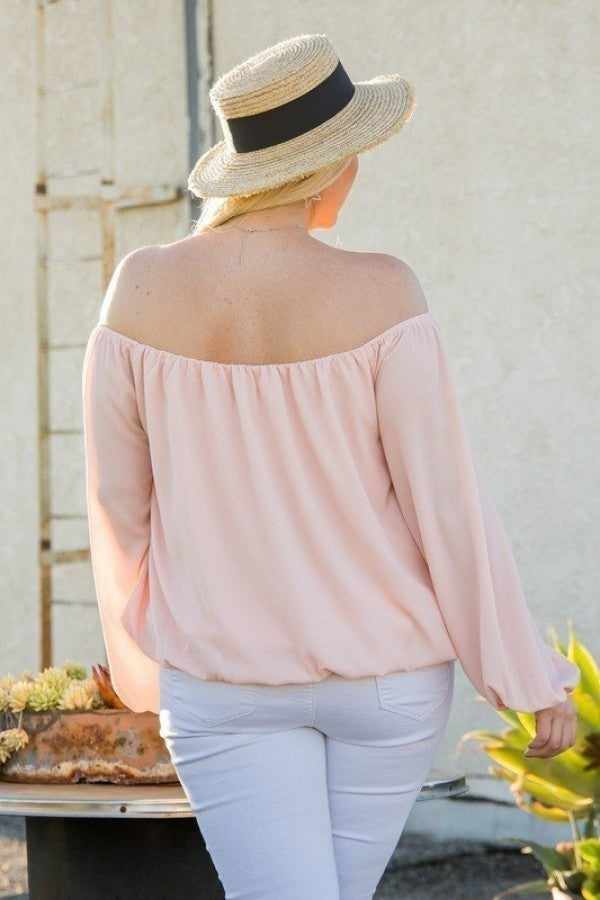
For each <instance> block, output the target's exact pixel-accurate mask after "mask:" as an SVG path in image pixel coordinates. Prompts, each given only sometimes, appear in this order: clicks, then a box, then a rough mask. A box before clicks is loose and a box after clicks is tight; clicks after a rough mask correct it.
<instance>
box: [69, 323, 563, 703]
mask: <svg viewBox="0 0 600 900" xmlns="http://www.w3.org/2000/svg"><path fill="white" fill-rule="evenodd" d="M82 398H83V415H84V423H83V426H84V448H85V474H86V497H87V512H88V525H89V538H90V553H91V563H92V571H93V578H94V584H95V589H96V595H97V601H98V607H99V613H100V621H101V627H102V632H103V637H104V643H105V647H106V653H107V660H108V663H109V666H110V670H111V673H112V679H113V684H114V686H115V690H116V692H117V694H118V695H119V696H120V697H121V699H122V700H123V701H124V703H126V704H127V705H128V706H129V707H130V708H131V709H133V710H136V711H140V712H141V711H144V710H151V711H154V712H158V710H159V701H160V698H159V687H158V672H159V667H160V666H161V665H163V664H165V663H166V664H171V665H174V666H177V667H178V668H182V669H185V670H186V671H188V672H190V673H192V674H194V675H196V676H198V677H200V678H204V679H208V680H222V681H229V682H237V683H259V684H269V685H279V684H288V683H302V682H311V681H320V680H321V679H324V678H327V677H328V676H329V675H331V674H332V673H335V674H337V675H341V676H343V677H347V678H358V677H363V676H367V675H383V674H386V673H388V672H392V671H399V670H412V669H417V668H420V667H422V666H428V665H432V664H435V663H439V662H442V661H445V660H450V659H455V658H458V659H459V660H460V663H461V665H462V667H463V670H464V672H465V673H466V676H467V677H468V679H469V680H470V682H471V683H472V685H473V686H474V688H475V690H476V691H477V692H478V693H479V694H480V695H481V696H482V697H484V698H485V699H486V700H487V701H489V703H490V704H491V705H492V706H493V707H494V708H496V709H500V708H503V707H509V708H513V709H517V710H522V711H533V710H537V709H541V708H543V707H547V706H551V705H553V704H555V703H559V702H561V701H562V700H564V699H565V697H566V691H569V690H572V689H573V687H574V686H575V685H576V684H577V682H578V679H579V670H578V668H577V667H576V666H575V665H573V664H572V663H571V662H569V661H568V660H567V659H566V658H565V657H563V656H562V655H561V654H560V653H558V652H557V651H555V650H554V649H553V648H552V647H551V646H550V645H549V644H548V643H546V642H545V640H543V639H542V637H541V635H540V632H539V631H538V628H537V626H536V624H535V622H534V621H533V619H532V616H531V614H530V611H529V609H528V606H527V604H526V601H525V598H524V596H523V591H522V587H521V583H520V580H519V574H518V571H517V567H516V564H515V559H514V556H513V553H512V550H511V546H510V543H509V540H508V538H507V534H506V532H505V530H504V527H503V525H502V522H501V520H500V518H499V516H498V513H497V512H496V508H495V505H494V503H493V501H492V499H491V497H490V495H489V493H488V492H487V491H486V489H485V486H484V485H483V484H482V479H481V477H480V476H479V474H478V471H477V469H476V463H475V461H474V459H473V454H472V451H471V449H470V445H469V439H468V435H467V431H466V427H465V422H464V420H463V414H462V412H461V409H460V406H459V402H458V396H457V387H456V384H455V378H454V374H453V371H452V369H451V366H450V363H449V360H448V355H447V353H446V351H445V348H444V342H443V338H442V334H441V328H440V325H439V323H438V322H437V320H436V319H435V317H434V316H433V314H432V313H431V312H430V311H427V312H424V313H422V314H420V315H416V316H413V317H412V318H410V319H405V320H403V321H400V322H398V323H396V324H395V325H392V326H391V327H390V328H388V329H387V330H385V331H384V332H382V333H381V334H379V335H378V336H377V337H375V338H373V339H371V340H369V341H367V342H366V343H365V344H363V345H362V346H359V347H356V348H354V349H350V350H346V351H343V352H340V353H333V354H331V355H329V356H323V357H319V358H315V359H306V360H301V361H297V362H287V363H264V364H251V363H248V364H246V363H221V362H215V361H209V360H201V359H196V358H191V357H187V356H182V355H179V354H177V353H173V352H171V351H168V350H163V349H159V348H156V347H153V346H150V345H148V344H144V343H141V342H140V341H138V340H136V339H134V338H132V337H129V336H126V335H124V334H122V333H121V332H118V331H116V330H114V329H112V328H110V327H109V326H107V325H106V324H104V323H98V324H97V325H96V326H95V327H94V328H93V330H92V332H91V334H90V336H89V339H88V343H87V346H86V350H85V356H84V362H83V370H82Z"/></svg>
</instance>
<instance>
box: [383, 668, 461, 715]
mask: <svg viewBox="0 0 600 900" xmlns="http://www.w3.org/2000/svg"><path fill="white" fill-rule="evenodd" d="M451 675H452V667H451V662H443V663H439V664H436V665H433V666H425V667H423V668H421V669H413V670H411V671H410V672H389V673H387V674H386V675H376V676H375V684H376V686H377V697H378V702H379V706H380V707H381V708H382V709H385V710H388V712H393V713H396V715H400V716H406V717H408V718H409V719H416V720H417V721H422V720H423V719H426V718H428V717H429V716H431V715H433V713H434V712H435V711H436V710H437V709H438V708H439V707H440V706H442V704H443V703H444V702H445V700H446V699H447V697H448V693H449V691H450V685H451Z"/></svg>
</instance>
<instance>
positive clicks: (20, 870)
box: [0, 816, 27, 898]
mask: <svg viewBox="0 0 600 900" xmlns="http://www.w3.org/2000/svg"><path fill="white" fill-rule="evenodd" d="M26 891H27V853H26V850H25V820H24V819H21V818H19V817H18V816H0V897H20V898H26V896H27V894H26V893H25V892H26Z"/></svg>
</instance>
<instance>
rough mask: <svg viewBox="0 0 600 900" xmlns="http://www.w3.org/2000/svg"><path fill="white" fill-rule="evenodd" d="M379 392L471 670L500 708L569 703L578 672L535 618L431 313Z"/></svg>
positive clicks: (448, 618) (401, 482) (440, 598)
mask: <svg viewBox="0 0 600 900" xmlns="http://www.w3.org/2000/svg"><path fill="white" fill-rule="evenodd" d="M375 392H376V406H377V415H378V419H379V428H380V435H381V441H382V446H383V450H384V454H385V457H386V460H387V463H388V467H389V470H390V476H391V479H392V482H393V486H394V492H395V494H396V497H397V499H398V503H399V505H400V507H401V509H402V512H403V514H404V517H405V520H406V524H407V527H408V529H409V530H410V532H411V534H412V536H413V538H414V541H415V542H416V544H417V546H418V548H419V550H420V552H421V554H422V556H423V558H424V560H425V562H426V564H427V566H428V569H429V573H430V577H431V582H432V586H433V590H434V593H435V595H436V599H437V603H438V605H439V608H440V611H441V615H442V617H443V620H444V623H445V626H446V629H447V631H448V634H449V636H450V639H451V641H452V643H453V645H454V648H455V651H456V655H457V657H458V658H459V660H460V662H461V665H462V667H463V669H464V671H465V674H466V675H467V677H468V678H469V680H470V681H471V683H472V684H473V686H474V687H475V689H476V690H477V692H478V693H479V694H480V695H481V696H483V697H484V698H485V699H487V700H488V701H489V702H490V703H491V704H492V706H493V707H494V708H496V709H501V708H504V707H510V708H512V709H515V710H519V711H529V712H532V711H535V710H539V709H543V708H545V707H549V706H553V705H554V704H557V703H560V702H562V701H563V700H565V698H566V696H567V695H566V691H569V690H572V689H573V688H574V687H575V685H576V684H577V682H578V680H579V670H578V668H577V667H576V666H575V665H573V664H572V663H571V662H569V661H568V660H567V659H565V658H564V657H563V656H562V655H561V654H559V653H558V652H556V651H555V650H554V649H553V648H552V647H551V646H550V645H549V644H547V643H546V642H545V641H544V640H543V639H542V637H541V635H540V633H539V631H538V628H537V627H536V624H535V622H534V621H533V619H532V616H531V614H530V611H529V609H528V606H527V604H526V601H525V598H524V596H523V591H522V587H521V583H520V579H519V573H518V571H517V566H516V564H515V559H514V556H513V552H512V548H511V546H510V542H509V540H508V537H507V534H506V531H505V529H504V526H503V524H502V521H501V519H500V517H499V515H498V513H497V510H496V508H495V505H494V502H493V500H492V498H491V496H490V495H489V493H488V492H487V489H486V487H485V486H484V485H483V483H482V479H481V478H480V477H479V475H478V471H477V469H476V463H475V461H474V458H473V454H472V451H471V448H470V444H469V438H468V434H467V431H466V427H465V422H464V419H463V414H462V411H461V409H460V405H459V400H458V394H457V388H456V384H455V378H454V374H453V371H452V368H451V366H450V362H449V359H448V356H447V354H446V351H445V348H444V345H443V341H442V335H441V331H440V326H439V324H438V323H437V321H436V320H435V319H434V318H433V316H421V317H419V320H418V321H417V320H415V327H413V328H410V329H406V330H405V331H404V332H402V333H401V335H400V336H399V339H398V341H397V342H396V343H395V344H394V345H393V346H392V348H391V350H389V351H388V352H387V353H386V354H385V355H384V356H383V357H382V359H381V360H380V363H379V367H378V371H377V375H376V382H375Z"/></svg>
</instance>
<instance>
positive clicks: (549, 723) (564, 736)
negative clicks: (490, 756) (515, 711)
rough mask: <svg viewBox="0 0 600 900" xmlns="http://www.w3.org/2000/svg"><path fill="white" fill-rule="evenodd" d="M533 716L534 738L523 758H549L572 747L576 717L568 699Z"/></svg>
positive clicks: (575, 731)
mask: <svg viewBox="0 0 600 900" xmlns="http://www.w3.org/2000/svg"><path fill="white" fill-rule="evenodd" d="M535 716H536V736H535V738H534V739H533V740H532V741H531V743H530V744H529V746H528V747H527V750H526V751H525V753H524V756H527V757H532V756H537V757H540V758H549V757H552V756H557V755H558V754H559V753H564V751H565V750H567V749H568V748H569V747H572V746H573V744H574V743H575V740H576V736H577V715H576V712H575V708H574V707H573V704H572V702H571V700H570V699H567V700H566V701H565V702H564V703H559V704H557V705H556V706H551V707H548V708H547V709H542V710H538V711H537V712H536V714H535Z"/></svg>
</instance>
